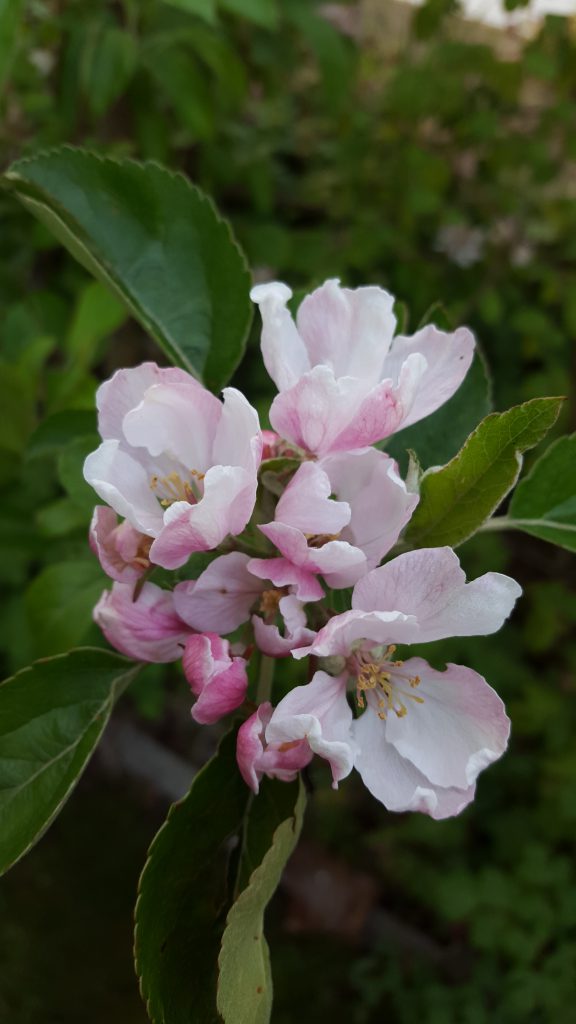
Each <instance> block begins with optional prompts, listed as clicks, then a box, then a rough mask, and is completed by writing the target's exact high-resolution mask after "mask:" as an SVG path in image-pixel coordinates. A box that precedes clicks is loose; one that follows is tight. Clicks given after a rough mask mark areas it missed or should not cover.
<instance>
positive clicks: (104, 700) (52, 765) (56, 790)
mask: <svg viewBox="0 0 576 1024" xmlns="http://www.w3.org/2000/svg"><path fill="white" fill-rule="evenodd" d="M137 671H138V666H136V667H135V666H133V665H131V664H130V662H129V661H127V660H126V659H125V658H121V657H119V656H118V655H116V654H111V653H109V652H108V651H98V650H92V649H90V648H86V649H84V650H77V651H70V653H69V654H64V655H60V656H59V657H57V658H51V659H46V660H44V661H41V662H37V663H36V664H35V665H32V666H31V667H30V668H26V669H23V670H22V671H21V672H18V674H17V675H15V676H13V677H12V678H11V679H7V680H6V681H5V682H4V683H2V684H1V685H0V736H1V743H0V750H1V754H0V872H4V871H6V870H7V869H8V868H9V867H11V866H12V864H14V863H15V862H16V861H17V860H19V859H20V857H22V856H23V855H24V854H25V853H27V851H28V850H29V849H30V847H31V846H33V844H34V843H35V842H37V840H38V839H39V838H40V837H41V836H42V835H43V833H44V832H45V831H46V829H47V828H48V826H49V825H50V824H51V823H52V821H53V820H54V818H55V817H56V815H57V814H58V812H59V811H60V809H61V808H62V805H63V804H64V802H65V801H66V800H67V799H68V797H69V796H70V793H71V792H72V789H73V788H74V786H75V785H76V783H77V781H78V779H79V777H80V775H81V774H82V772H83V770H84V768H85V767H86V764H87V762H88V760H89V758H90V756H91V754H92V752H93V750H94V748H95V746H96V744H97V743H98V740H99V739H100V736H101V735H102V732H103V731H104V728H105V726H106V723H107V722H108V718H109V717H110V712H111V711H112V708H113V706H114V702H115V700H116V698H117V697H118V695H119V694H120V693H121V692H122V690H123V689H124V688H125V687H126V686H127V685H128V683H129V682H130V680H131V679H132V678H133V676H134V674H135V673H136V672H137Z"/></svg>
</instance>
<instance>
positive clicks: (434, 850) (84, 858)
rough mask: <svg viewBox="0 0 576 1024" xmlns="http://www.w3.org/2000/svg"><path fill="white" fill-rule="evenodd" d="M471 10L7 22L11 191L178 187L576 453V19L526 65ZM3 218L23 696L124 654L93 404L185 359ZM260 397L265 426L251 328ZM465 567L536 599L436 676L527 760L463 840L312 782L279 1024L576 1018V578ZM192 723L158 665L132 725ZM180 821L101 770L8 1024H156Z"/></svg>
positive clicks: (46, 8)
mask: <svg viewBox="0 0 576 1024" xmlns="http://www.w3.org/2000/svg"><path fill="white" fill-rule="evenodd" d="M510 6H520V5H519V4H515V3H514V2H512V3H511V4H510ZM457 8H458V4H457V2H456V0H429V2H427V3H425V5H424V7H422V8H420V9H419V10H418V11H417V12H416V13H414V11H412V10H410V9H408V8H406V7H404V5H401V4H395V3H392V2H390V3H389V2H387V0H372V2H370V0H364V2H359V3H355V4H338V5H336V4H329V5H317V4H315V3H314V2H311V0H276V2H274V0H171V2H162V0H123V2H122V0H119V2H107V0H67V2H57V0H30V2H22V0H0V89H1V96H0V102H1V105H2V117H1V121H0V146H1V151H2V163H3V166H6V165H7V164H8V163H9V162H10V161H11V160H12V159H15V158H17V157H21V156H23V155H25V154H26V153H29V152H34V151H37V150H38V149H40V148H43V147H49V146H51V145H55V144H61V143H63V142H70V143H74V144H81V145H87V146H90V147H91V148H93V149H96V150H97V151H100V152H103V153H107V154H110V155H117V156H119V157H121V156H123V155H130V156H135V157H138V158H150V159H154V160H158V161H161V162H162V163H165V164H166V165H168V166H169V167H171V168H173V169H176V170H183V171H185V172H186V173H187V174H188V175H189V176H190V177H191V179H192V180H193V181H194V182H196V183H197V184H199V185H200V186H201V187H202V188H203V189H205V190H206V191H207V192H209V193H210V194H211V195H212V196H213V197H214V199H215V200H216V202H217V204H218V206H219V208H220V209H221V210H222V212H223V213H224V214H225V215H226V216H228V217H229V218H230V220H231V222H232V224H233V227H234V230H235V232H236V234H237V236H238V238H239V240H240V242H241V244H242V245H243V247H244V249H245V251H246V253H247V256H248V260H249V262H250V264H251V266H252V267H253V269H254V271H255V273H256V274H257V275H258V276H260V277H269V276H272V275H273V276H278V277H280V278H282V279H285V280H287V281H288V282H289V283H290V284H291V285H292V286H293V287H296V288H308V287H310V286H311V285H314V284H317V283H319V282H321V281H322V280H324V278H326V277H328V276H339V277H341V279H342V280H343V281H344V282H345V283H347V284H350V285H355V284H364V283H379V284H382V285H383V286H385V287H387V288H389V289H390V290H391V291H392V292H393V293H394V294H395V295H396V296H397V297H398V300H399V307H398V308H399V313H400V315H401V316H402V319H403V323H404V324H406V323H407V324H408V329H415V328H416V326H417V324H418V323H419V322H420V321H421V320H422V318H423V317H427V318H428V319H436V320H437V321H440V320H441V321H442V323H448V324H451V325H454V326H456V325H458V324H461V323H466V324H468V325H470V326H471V327H472V328H473V329H474V331H475V332H476V335H477V338H478V340H479V343H480V345H481V347H482V348H483V350H484V353H485V355H486V357H487V359H488V363H489V365H490V367H491V369H492V372H493V376H494V401H495V408H497V409H503V408H506V407H507V406H509V405H511V404H513V403H515V402H520V401H523V400H525V399H527V398H530V397H533V396H536V395H544V394H565V395H567V396H568V398H569V401H568V402H567V403H566V410H565V412H564V414H563V419H562V421H561V423H560V424H559V427H558V432H559V433H561V432H566V431H570V430H574V429H575V428H576V403H575V401H574V398H575V392H576V348H575V345H574V337H575V335H576V287H575V277H574V275H575V267H576V203H575V198H576V185H575V181H576V177H575V171H576V130H575V128H576V21H574V20H573V19H569V18H564V17H548V18H547V19H545V20H544V21H543V22H542V23H541V24H540V26H539V28H538V30H537V31H536V32H535V34H532V35H531V36H530V38H527V39H524V38H522V37H521V36H520V35H518V34H511V33H503V32H498V31H495V30H494V31H489V30H485V29H478V28H474V27H471V26H469V25H463V23H462V22H461V20H459V18H458V10H457ZM0 222H1V224H2V232H1V239H0V245H1V246H2V259H1V261H0V305H1V308H2V318H1V321H0V416H1V418H2V430H1V441H0V445H1V447H0V490H1V500H0V549H1V550H0V578H1V582H2V600H1V604H0V634H1V639H0V644H1V652H0V654H1V657H2V660H3V661H4V669H5V673H4V674H9V673H10V672H12V671H14V670H15V669H17V668H19V667H21V666H23V665H26V664H28V663H29V662H30V660H32V659H33V658H36V657H41V656H44V655H50V654H53V653H56V652H58V651H63V650H66V649H68V648H69V647H70V646H74V645H77V644H82V643H97V644H100V643H102V642H103V641H102V640H101V638H100V637H99V635H98V634H97V632H96V630H95V628H94V627H93V626H92V625H91V621H90V611H91V608H92V606H93V604H94V603H95V601H96V600H97V598H98V596H99V594H100V592H101V590H102V588H103V585H104V579H103V576H102V574H101V571H100V569H99V567H98V565H97V564H95V561H94V559H93V558H92V556H91V555H90V552H89V550H88V547H87V543H86V531H87V525H88V522H89V518H90V513H91V509H92V505H93V503H94V498H93V495H92V494H91V492H90V491H89V489H88V488H87V487H86V486H85V485H84V483H83V481H82V477H81V464H82V460H83V458H84V455H85V454H86V452H87V451H89V450H90V449H91V448H92V447H93V446H94V444H95V437H94V433H95V414H94V390H95V387H96V385H97V382H98V381H99V380H101V379H103V378H104V377H106V376H108V375H109V374H110V373H111V372H112V371H113V369H115V368H116V367H118V366H122V365H133V364H136V363H138V362H140V361H141V360H142V359H144V358H149V357H152V358H159V353H158V352H157V351H156V350H155V349H154V348H153V346H152V343H151V342H149V341H147V340H146V339H145V337H144V336H143V334H142V332H141V330H140V328H139V327H138V326H137V325H136V324H135V323H134V322H132V321H129V320H128V318H127V316H126V314H125V313H124V311H123V309H122V308H121V307H120V306H119V305H118V303H117V302H116V300H115V299H114V298H112V297H111V296H110V295H108V294H107V293H106V291H105V290H104V289H103V287H102V286H100V285H98V284H95V283H94V282H92V281H91V280H90V279H88V277H87V276H86V275H85V274H84V272H83V271H82V270H81V269H80V268H79V267H78V265H77V264H75V263H74V262H73V261H72V260H71V258H70V257H69V256H68V255H67V254H66V253H65V252H64V251H63V250H61V249H60V248H59V247H58V246H57V245H56V243H55V242H54V241H53V239H52V238H51V237H49V236H48V234H47V233H45V231H44V230H43V229H42V228H41V226H39V225H38V224H37V223H36V222H34V221H33V220H32V219H31V218H30V217H29V215H28V214H26V213H25V212H24V211H23V210H22V209H21V208H20V207H19V206H18V205H17V204H16V202H15V201H14V200H13V199H12V198H10V197H9V196H7V195H4V194H2V193H0ZM225 299H226V297H225V295H223V297H222V300H223V301H225ZM236 383H238V384H239V385H240V386H241V387H243V388H244V389H245V390H246V391H247V392H248V394H249V397H250V398H251V399H252V400H253V401H254V402H255V403H256V404H257V405H258V407H259V409H260V410H261V411H264V410H265V408H266V404H267V401H268V400H269V397H270V390H269V383H268V381H267V378H266V375H265V372H264V370H263V367H262V366H261V365H260V362H259V358H258V349H257V327H255V328H254V329H253V336H252V339H251V347H250V349H249V354H248V357H247V359H246V361H245V363H244V365H243V367H242V368H241V370H240V372H239V374H238V376H237V381H236ZM71 415H73V416H74V420H73V421H72V420H71V419H70V416H71ZM64 421H65V422H66V424H67V431H66V432H65V434H63V433H62V430H61V424H62V423H63V422H64ZM71 422H73V423H74V429H75V434H76V437H75V440H74V442H73V443H69V442H68V441H67V442H66V443H65V444H64V442H63V439H62V438H63V436H66V437H67V434H68V427H69V425H70V423H71ZM59 431H60V432H59ZM460 553H461V557H462V561H463V563H464V565H465V567H466V569H467V570H468V571H469V572H470V573H472V574H479V573H482V572H484V571H486V570H488V569H493V570H501V571H506V572H510V573H511V574H512V575H514V576H516V577H517V578H518V579H519V580H520V582H521V583H522V585H523V586H524V588H525V598H524V601H523V602H522V604H521V607H520V608H519V609H518V611H517V613H516V614H515V616H514V619H513V621H512V623H511V624H509V625H508V626H506V627H505V629H504V630H503V632H502V633H501V634H500V635H498V636H496V637H493V638H489V639H488V640H486V639H483V638H482V639H481V640H461V639H459V640H457V641H451V642H443V643H442V644H438V645H434V650H432V651H431V649H430V647H428V650H427V656H429V657H430V660H431V661H433V662H434V663H437V664H438V665H442V663H443V662H444V661H445V660H447V659H448V660H455V661H462V662H464V663H467V664H470V665H471V666H473V667H474V668H476V669H478V670H479V671H481V672H483V673H484V674H486V676H487V678H488V679H489V681H490V682H491V683H492V684H493V685H494V686H495V688H496V689H497V690H498V691H499V693H500V694H501V695H502V696H503V698H504V699H505V700H506V703H507V705H508V709H509V712H510V715H511V718H512V722H513V739H512V743H511V749H510V751H509V754H508V755H507V756H506V757H505V759H504V760H503V761H502V762H501V763H499V764H498V765H496V766H495V767H493V768H492V769H491V770H490V771H489V772H487V773H486V775H485V776H483V777H482V779H481V781H480V784H479V789H478V797H477V800H476V802H475V803H474V805H473V806H472V807H471V808H470V809H468V810H467V811H466V813H465V814H464V815H463V816H462V817H461V818H458V819H456V820H452V821H449V822H445V823H435V822H433V821H430V820H427V819H425V818H423V817H419V816H416V815H414V816H394V815H389V814H387V813H386V812H385V811H384V810H383V808H381V807H380V806H379V805H377V804H376V803H374V801H372V799H371V798H370V797H369V796H368V794H366V793H365V792H364V791H363V790H362V788H361V786H359V785H357V784H356V783H355V781H354V780H348V781H347V782H346V784H345V785H344V786H342V787H341V789H340V790H339V791H338V792H337V793H334V792H332V791H331V790H330V789H329V788H327V784H326V778H325V776H324V775H323V774H322V772H321V771H320V774H319V777H318V780H315V779H313V781H317V789H316V796H315V799H314V800H313V801H312V802H311V810H310V813H309V815H308V821H307V824H306V828H305V833H304V839H303V843H302V846H301V848H300V850H299V852H298V853H297V854H296V856H295V858H294V861H293V862H292V864H291V865H290V867H289V869H288V872H287V876H286V880H285V883H284V885H283V888H282V889H281V891H280V894H279V896H278V897H277V898H276V900H275V902H274V904H273V907H272V910H271V914H270V939H271V945H272V955H273V968H274V977H275V984H276V1005H275V1010H274V1015H273V1021H274V1024H288V1022H291V1021H293V1020H295V1019H296V1018H297V1019H298V1020H299V1021H300V1022H301V1024H316V1022H318V1021H328V1022H334V1024H340V1022H342V1024H344V1022H346V1024H350V1022H351V1024H372V1022H376V1021H380V1020H381V1019H383V1018H384V1016H385V1019H386V1020H387V1021H388V1022H389V1024H414V1022H415V1021H421V1022H423V1024H488V1022H490V1024H492V1022H493V1021H496V1024H566V1022H568V1021H569V1020H571V1019H574V1018H573V1014H574V1006H575V1005H576V866H575V863H574V849H575V848H574V835H575V830H576V745H575V743H574V736H575V734H576V680H575V674H576V634H575V625H576V586H575V578H576V576H575V563H574V560H573V556H571V555H569V554H568V553H566V552H563V551H561V550H559V549H556V548H553V547H551V546H548V545H546V544H545V543H543V542H540V541H537V540H532V539H530V538H528V537H524V536H519V535H518V536H506V537H504V536H500V535H498V536H496V535H495V534H485V535H481V536H479V537H477V538H475V539H474V540H473V541H471V542H469V543H468V544H466V545H464V547H463V548H462V549H461V552H460ZM188 705H189V698H188V694H187V692H186V689H185V687H184V686H183V685H182V682H181V680H180V679H179V677H178V674H177V672H175V671H174V670H170V671H168V672H167V671H165V670H164V669H162V670H160V669H149V670H147V672H146V673H144V675H143V676H142V679H141V682H140V683H138V684H137V688H136V690H135V692H134V694H133V695H132V696H131V697H127V698H125V703H124V708H123V714H124V715H125V716H126V717H127V719H128V720H130V721H131V722H136V723H138V724H139V726H140V727H142V728H143V729H145V730H146V731H147V732H149V733H151V734H153V735H155V736H156V737H157V738H158V739H159V740H160V741H161V742H162V743H163V744H165V745H167V746H169V747H171V748H172V749H175V750H177V751H178V752H179V753H180V754H181V755H182V756H184V757H188V755H189V754H190V751H194V749H195V744H197V743H205V742H206V741H205V740H204V739H198V737H197V736H196V733H195V732H194V730H193V726H192V723H191V722H190V719H189V714H188ZM195 728H196V727H194V729H195ZM165 809H166V806H165V803H164V802H163V800H162V798H161V796H159V794H158V793H156V792H155V791H154V787H153V786H150V785H149V784H148V785H144V784H143V783H142V782H138V783H136V782H135V781H134V780H132V781H130V780H125V779H123V778H117V777H114V778H113V779H112V780H111V779H110V776H109V775H106V774H105V773H104V772H103V770H102V765H101V763H100V762H99V761H98V759H97V760H96V762H95V763H94V765H93V766H92V767H91V769H90V771H89V773H88V775H87V776H86V778H85V779H84V780H83V782H82V784H81V786H80V788H79V790H78V792H77V793H76V794H75V796H74V797H73V799H72V801H71V803H70V804H69V806H68V807H67V808H66V809H65V811H64V813H63V815H62V817H61V818H60V819H59V820H58V822H57V823H56V824H55V825H54V827H53V828H52V830H51V831H50V833H49V834H48V836H47V837H46V839H45V840H44V841H43V842H42V843H41V844H40V846H39V847H38V848H37V849H36V850H34V851H33V852H32V853H31V854H30V855H29V856H28V857H27V858H25V860H24V861H23V862H22V863H21V864H20V865H19V866H17V867H16V869H15V870H14V871H13V872H12V873H11V874H10V875H9V876H8V877H7V878H6V879H5V880H4V881H3V882H2V885H1V886H0V1019H1V1020H2V1021H4V1020H5V1021H10V1024H68V1022H70V1024H72V1022H74V1024H77V1022H80V1021H81V1022H82V1024H97V1022H98V1024H102V1022H104V1021H106V1022H107V1024H120V1022H122V1024H131V1022H132V1021H134V1022H144V1021H145V1019H146V1018H145V1013H144V1010H143V1008H142V1007H141V1006H140V1003H139V997H138V994H137V987H136V981H135V980H134V978H133V976H132V973H131V971H132V968H131V922H130V914H131V908H132V906H133V902H134V895H135V888H136V883H137V876H138V872H139V870H140V868H141V866H142V864H143V861H144V857H145V851H146V847H147V845H148V843H149V841H150V839H151V837H152V835H153V833H154V831H155V829H156V828H157V827H158V825H159V824H160V822H161V820H162V817H163V815H164V813H165Z"/></svg>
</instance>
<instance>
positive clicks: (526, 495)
mask: <svg viewBox="0 0 576 1024" xmlns="http://www.w3.org/2000/svg"><path fill="white" fill-rule="evenodd" d="M506 525H508V526H511V527H514V528H515V529H517V530H523V531H524V533H530V534H531V535H532V536H533V537H540V538H541V539H542V540H548V541H550V543H551V544H558V545H560V547H563V548H567V549H568V550H569V551H576V434H572V435H571V436H570V437H560V438H559V439H558V440H557V441H555V442H554V444H551V445H550V447H549V448H548V449H547V450H546V451H545V452H544V454H543V455H541V456H540V458H539V459H538V461H537V462H536V463H535V464H534V465H533V467H532V469H531V471H530V473H529V474H528V476H527V477H525V479H524V480H521V481H520V483H519V484H518V487H517V488H516V490H515V491H514V494H513V496H512V501H511V502H510V508H509V510H508V516H507V517H506Z"/></svg>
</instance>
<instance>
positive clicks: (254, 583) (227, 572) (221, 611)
mask: <svg viewBox="0 0 576 1024" xmlns="http://www.w3.org/2000/svg"><path fill="white" fill-rule="evenodd" d="M249 562H250V556H249V555H244V554H242V553H241V552H240V551H232V552H230V554H228V555H220V557H219V558H215V559H214V561H213V562H211V563H210V565H209V566H208V568H207V569H205V570H204V572H203V573H202V574H201V575H200V576H199V577H198V579H197V580H186V581H185V582H184V583H179V584H178V585H177V586H176V587H175V589H174V604H175V607H176V611H177V612H178V614H179V616H180V618H181V619H183V620H184V622H187V623H188V625H189V626H192V628H193V629H197V630H199V631H200V632H202V633H204V632H216V631H218V632H219V633H222V634H224V633H232V631H233V630H235V629H237V628H238V626H241V625H242V623H244V622H247V621H248V619H249V618H250V610H251V608H252V605H253V604H254V602H255V601H256V600H257V599H258V597H259V596H260V594H261V593H262V590H263V589H264V585H263V583H262V582H261V581H260V580H259V579H258V578H257V577H255V576H254V575H253V574H252V573H251V572H249V571H248V563H249Z"/></svg>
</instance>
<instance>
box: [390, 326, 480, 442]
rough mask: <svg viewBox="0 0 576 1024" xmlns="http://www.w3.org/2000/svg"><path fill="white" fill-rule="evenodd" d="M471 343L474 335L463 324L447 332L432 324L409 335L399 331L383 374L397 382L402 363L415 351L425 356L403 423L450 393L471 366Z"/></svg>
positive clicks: (436, 405) (415, 419)
mask: <svg viewBox="0 0 576 1024" xmlns="http://www.w3.org/2000/svg"><path fill="white" fill-rule="evenodd" d="M474 344H475V343H474V336H473V335H472V333H471V332H470V331H469V330H468V329H467V328H466V327H459V328H458V330H457V331H454V332H453V333H452V334H447V333H445V332H444V331H439V330H438V329H437V328H436V327H433V326H432V325H431V324H430V325H428V326H427V327H423V328H422V330H420V331H417V333H416V334H414V335H413V336H412V337H411V338H406V337H402V336H400V335H399V336H398V337H397V338H395V339H394V342H393V345H392V349H391V351H390V353H389V355H388V357H387V359H386V362H385V364H384V375H385V376H386V377H391V378H392V380H393V381H395V382H398V381H399V380H400V374H401V368H402V365H403V364H404V363H405V362H406V360H407V359H409V358H410V357H411V356H412V355H414V354H418V355H421V356H424V358H425V360H426V368H425V370H424V372H423V373H420V374H419V380H418V385H417V388H416V392H415V394H414V395H413V397H412V400H411V402H410V408H409V410H408V412H407V415H406V416H405V418H404V419H403V421H402V427H407V426H410V424H411V423H417V422H418V420H421V419H423V418H424V417H425V416H429V415H430V413H433V412H435V411H436V409H438V408H440V406H441V405H443V404H444V402H446V401H448V399H449V398H451V397H452V395H453V394H454V392H455V391H457V390H458V388H459V387H460V385H461V383H462V381H463V380H464V377H465V376H466V374H467V373H468V370H469V369H470V364H471V362H472V359H473V356H474ZM401 390H402V389H401Z"/></svg>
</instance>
